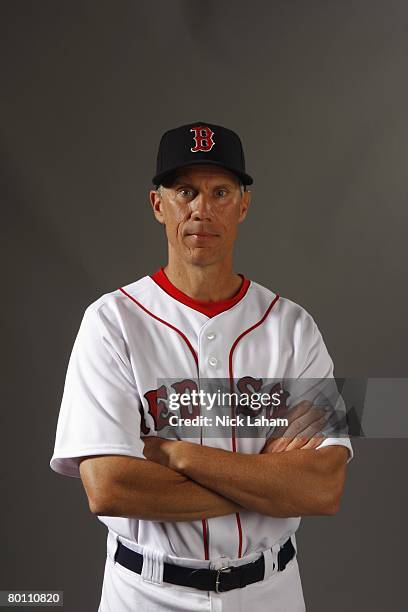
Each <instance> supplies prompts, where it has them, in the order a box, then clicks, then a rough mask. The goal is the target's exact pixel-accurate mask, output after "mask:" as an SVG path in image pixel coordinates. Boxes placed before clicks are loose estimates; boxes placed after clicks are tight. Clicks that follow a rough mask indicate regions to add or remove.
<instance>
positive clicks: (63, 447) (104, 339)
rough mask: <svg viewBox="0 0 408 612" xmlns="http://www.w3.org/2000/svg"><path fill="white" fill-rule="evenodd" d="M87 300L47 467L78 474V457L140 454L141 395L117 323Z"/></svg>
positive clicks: (69, 367) (66, 379)
mask: <svg viewBox="0 0 408 612" xmlns="http://www.w3.org/2000/svg"><path fill="white" fill-rule="evenodd" d="M95 304H96V303H94V304H91V305H90V306H89V307H88V308H87V309H86V311H85V313H84V316H83V319H82V322H81V325H80V328H79V331H78V334H77V337H76V339H75V342H74V345H73V349H72V352H71V356H70V359H69V363H68V368H67V373H66V378H65V385H64V391H63V396H62V401H61V406H60V412H59V416H58V422H57V430H56V436H55V446H54V452H53V455H52V458H51V460H50V467H51V469H53V470H54V471H55V472H59V473H60V474H64V475H66V476H74V477H78V478H79V477H80V474H79V460H78V458H79V457H84V456H87V455H98V454H119V455H130V456H133V457H138V458H141V459H144V456H143V447H144V445H143V442H142V440H141V439H140V411H139V408H140V405H141V402H140V398H139V395H138V393H137V388H136V384H135V380H134V376H133V372H132V368H131V365H130V360H129V357H128V355H127V349H126V343H125V340H124V338H123V336H122V335H121V332H120V325H119V324H117V323H115V322H114V320H113V317H112V316H109V315H108V314H106V313H104V311H103V306H100V305H99V306H98V307H96V306H95Z"/></svg>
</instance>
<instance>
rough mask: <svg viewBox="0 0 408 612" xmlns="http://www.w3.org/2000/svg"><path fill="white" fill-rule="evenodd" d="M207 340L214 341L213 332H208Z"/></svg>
mask: <svg viewBox="0 0 408 612" xmlns="http://www.w3.org/2000/svg"><path fill="white" fill-rule="evenodd" d="M207 338H208V340H214V338H215V333H214V332H208V334H207Z"/></svg>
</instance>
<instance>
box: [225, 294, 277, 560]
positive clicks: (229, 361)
mask: <svg viewBox="0 0 408 612" xmlns="http://www.w3.org/2000/svg"><path fill="white" fill-rule="evenodd" d="M278 299H279V295H278V294H276V296H275V297H274V298H273V300H272V302H271V303H270V304H269V306H268V308H267V309H266V311H265V314H264V315H263V317H262V318H261V319H259V321H258V322H257V323H255V324H254V325H252V326H251V327H248V329H246V330H245V331H243V332H242V334H240V335H239V336H238V338H236V340H235V341H234V343H233V345H232V346H231V349H230V353H229V360H228V369H229V377H230V391H231V393H232V392H233V390H234V372H233V367H232V358H233V354H234V351H235V349H236V346H237V344H238V342H239V341H240V340H241V338H243V337H244V336H245V335H246V334H249V332H251V331H252V330H253V329H255V328H256V327H258V326H259V325H261V324H262V323H263V322H264V321H265V319H266V317H267V316H268V314H269V313H270V311H271V310H272V308H273V307H274V305H275V304H276V302H277V301H278ZM231 397H234V396H231ZM231 416H232V417H234V416H235V407H234V404H233V402H232V403H231ZM231 442H232V452H233V453H236V452H237V444H236V439H235V425H233V426H232V438H231ZM235 517H236V519H237V527H238V537H239V545H238V558H241V557H242V525H241V517H240V515H239V512H236V513H235Z"/></svg>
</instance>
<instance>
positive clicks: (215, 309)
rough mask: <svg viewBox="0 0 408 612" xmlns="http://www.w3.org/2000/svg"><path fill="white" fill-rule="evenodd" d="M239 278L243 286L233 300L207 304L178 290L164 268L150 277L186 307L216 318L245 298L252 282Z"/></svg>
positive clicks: (241, 275) (243, 277)
mask: <svg viewBox="0 0 408 612" xmlns="http://www.w3.org/2000/svg"><path fill="white" fill-rule="evenodd" d="M239 276H240V277H241V278H242V284H241V287H240V288H239V290H238V292H237V293H236V294H235V295H233V296H232V297H231V298H228V299H227V300H219V301H217V302H205V301H201V300H195V299H194V298H192V297H190V296H189V295H187V294H186V293H184V292H183V291H180V289H177V287H175V286H174V285H173V283H172V282H170V280H169V279H168V277H167V276H166V273H165V271H164V269H163V266H162V267H161V268H159V269H158V270H157V271H156V272H154V274H151V275H150V277H151V278H152V279H153V280H154V281H155V282H156V283H157V284H158V285H159V287H161V288H162V289H163V290H164V291H165V292H166V293H168V294H169V295H171V297H173V298H174V299H176V300H178V301H179V302H181V303H182V304H185V305H186V306H190V308H194V309H195V310H198V311H199V312H201V313H202V314H205V315H207V317H214V316H215V315H217V314H220V312H223V311H224V310H228V309H229V308H231V307H232V306H234V304H236V303H237V302H239V301H240V300H241V299H242V298H243V297H244V295H245V294H246V292H247V290H248V287H249V285H250V281H249V280H248V279H247V278H245V276H244V275H243V274H240V275H239Z"/></svg>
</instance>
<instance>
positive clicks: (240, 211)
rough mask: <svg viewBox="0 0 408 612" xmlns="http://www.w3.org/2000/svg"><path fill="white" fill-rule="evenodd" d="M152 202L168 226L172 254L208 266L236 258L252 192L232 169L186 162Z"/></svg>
mask: <svg viewBox="0 0 408 612" xmlns="http://www.w3.org/2000/svg"><path fill="white" fill-rule="evenodd" d="M150 202H151V204H152V207H153V211H154V215H155V217H156V219H157V220H158V221H159V222H160V223H162V224H164V225H165V227H166V234H167V240H168V243H169V255H170V253H172V254H173V255H175V256H176V257H177V258H180V259H182V260H183V261H185V262H187V263H191V264H195V265H201V266H206V265H211V264H215V263H220V262H222V261H224V260H226V259H228V260H229V259H230V258H232V250H233V245H234V242H235V238H236V235H237V228H238V224H239V223H241V222H242V221H243V220H244V219H245V217H246V214H247V210H248V206H249V202H250V192H249V191H247V190H246V189H245V187H244V186H243V185H242V183H240V181H239V179H238V177H237V176H236V175H234V174H233V173H232V172H230V171H229V170H226V169H224V168H221V167H218V166H213V165H208V164H207V165H205V164H199V165H194V166H186V167H185V168H183V169H182V170H180V171H179V172H177V174H176V175H175V176H174V178H173V179H172V180H171V182H169V181H166V183H165V185H160V186H159V187H158V189H156V190H152V191H151V192H150Z"/></svg>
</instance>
